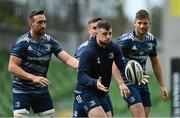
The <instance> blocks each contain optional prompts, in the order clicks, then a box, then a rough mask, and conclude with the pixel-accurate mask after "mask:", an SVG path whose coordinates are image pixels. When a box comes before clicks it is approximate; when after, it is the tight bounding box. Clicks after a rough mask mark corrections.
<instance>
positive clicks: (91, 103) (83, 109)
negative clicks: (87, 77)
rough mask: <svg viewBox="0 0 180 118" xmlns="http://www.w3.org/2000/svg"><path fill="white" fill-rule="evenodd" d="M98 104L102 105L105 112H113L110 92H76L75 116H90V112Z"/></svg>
mask: <svg viewBox="0 0 180 118" xmlns="http://www.w3.org/2000/svg"><path fill="white" fill-rule="evenodd" d="M98 106H102V107H103V109H104V111H105V112H109V111H111V113H112V114H113V108H112V103H111V100H110V96H109V94H106V95H104V96H99V95H98V94H97V93H93V92H84V93H77V92H76V91H75V92H74V105H73V117H88V112H89V111H90V110H91V109H93V108H95V107H98Z"/></svg>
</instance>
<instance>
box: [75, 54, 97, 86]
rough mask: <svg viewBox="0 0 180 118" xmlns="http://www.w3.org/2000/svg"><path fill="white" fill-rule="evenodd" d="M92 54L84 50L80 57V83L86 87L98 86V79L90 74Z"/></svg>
mask: <svg viewBox="0 0 180 118" xmlns="http://www.w3.org/2000/svg"><path fill="white" fill-rule="evenodd" d="M92 58H93V56H92V54H91V53H90V52H89V51H84V52H83V53H82V55H81V57H80V61H79V67H78V83H79V84H81V85H83V86H86V87H96V79H95V78H92V77H90V76H89V72H90V69H91V66H92V65H93V64H92V63H93V61H92Z"/></svg>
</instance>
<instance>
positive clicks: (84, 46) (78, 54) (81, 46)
mask: <svg viewBox="0 0 180 118" xmlns="http://www.w3.org/2000/svg"><path fill="white" fill-rule="evenodd" d="M89 40H90V38H89V39H88V40H87V41H85V42H83V43H82V44H81V45H80V46H79V47H78V49H77V50H76V52H75V54H74V56H75V58H76V59H78V60H79V59H80V56H81V54H82V53H83V52H84V50H85V49H86V46H87V45H88V42H89Z"/></svg>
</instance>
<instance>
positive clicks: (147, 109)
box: [144, 107, 150, 117]
mask: <svg viewBox="0 0 180 118" xmlns="http://www.w3.org/2000/svg"><path fill="white" fill-rule="evenodd" d="M144 110H145V114H146V117H148V116H149V113H150V107H144Z"/></svg>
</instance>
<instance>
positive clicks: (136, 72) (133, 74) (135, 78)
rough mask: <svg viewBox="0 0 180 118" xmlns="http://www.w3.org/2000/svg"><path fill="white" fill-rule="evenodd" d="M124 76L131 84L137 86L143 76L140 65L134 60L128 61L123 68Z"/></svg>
mask: <svg viewBox="0 0 180 118" xmlns="http://www.w3.org/2000/svg"><path fill="white" fill-rule="evenodd" d="M125 76H126V78H127V79H128V80H129V81H130V82H131V83H133V84H139V83H140V82H141V79H142V76H143V69H142V67H141V65H140V64H139V63H138V62H137V61H135V60H129V61H128V63H127V64H126V67H125Z"/></svg>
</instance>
